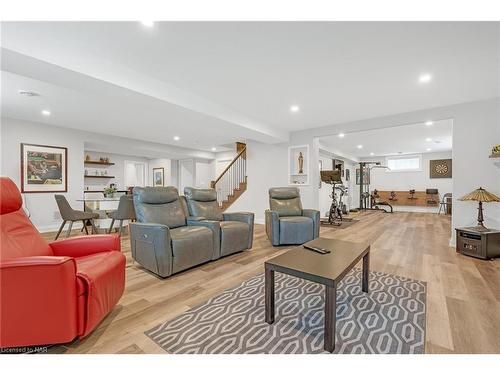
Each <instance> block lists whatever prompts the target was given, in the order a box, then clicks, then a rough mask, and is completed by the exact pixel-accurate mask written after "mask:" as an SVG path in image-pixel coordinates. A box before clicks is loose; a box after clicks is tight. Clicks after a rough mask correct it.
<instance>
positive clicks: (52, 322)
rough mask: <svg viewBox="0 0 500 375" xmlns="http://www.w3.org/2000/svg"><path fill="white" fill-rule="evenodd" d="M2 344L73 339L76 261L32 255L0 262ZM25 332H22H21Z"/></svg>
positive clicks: (75, 317)
mask: <svg viewBox="0 0 500 375" xmlns="http://www.w3.org/2000/svg"><path fill="white" fill-rule="evenodd" d="M0 274H1V281H2V285H1V288H0V316H1V317H2V319H0V331H1V332H2V342H1V346H2V347H13V346H30V345H36V344H40V343H43V342H47V343H48V342H53V341H52V340H53V339H54V332H57V338H58V340H61V342H70V341H72V340H73V339H74V338H75V337H76V336H78V335H79V332H78V311H77V290H76V285H77V284H76V263H75V260H74V259H73V258H71V257H57V256H33V257H23V258H16V259H9V260H3V261H1V262H0ZM21 332H22V333H21Z"/></svg>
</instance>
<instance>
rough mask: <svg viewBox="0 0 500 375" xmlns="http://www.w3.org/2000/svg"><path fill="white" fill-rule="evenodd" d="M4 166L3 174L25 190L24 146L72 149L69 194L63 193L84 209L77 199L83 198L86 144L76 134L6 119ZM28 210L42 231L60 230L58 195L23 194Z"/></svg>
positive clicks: (1, 172) (2, 127) (71, 202)
mask: <svg viewBox="0 0 500 375" xmlns="http://www.w3.org/2000/svg"><path fill="white" fill-rule="evenodd" d="M0 133H1V146H2V147H1V149H2V150H1V153H2V164H1V170H0V174H1V175H3V176H8V177H10V178H11V179H12V180H13V181H14V182H15V183H16V185H17V186H18V187H19V188H20V186H21V167H20V165H21V164H20V163H21V160H20V147H21V146H20V144H21V143H34V144H42V145H48V146H62V147H67V148H68V192H67V193H61V194H63V195H64V196H66V198H67V199H68V201H69V203H70V204H71V206H72V207H74V208H77V209H82V208H83V203H82V202H77V201H76V199H79V198H82V195H83V183H84V182H83V173H84V167H83V159H84V155H85V154H84V150H83V143H84V140H83V139H82V138H81V137H79V136H77V134H78V132H75V131H61V128H58V127H53V126H45V125H41V124H38V123H30V122H24V121H17V120H12V119H2V122H1V129H0ZM23 198H24V204H25V207H26V208H27V209H28V210H29V212H30V214H31V221H32V222H33V223H34V224H35V225H36V226H37V228H38V229H39V230H41V231H44V230H53V229H56V228H57V227H58V226H59V225H60V223H61V216H60V215H59V210H58V208H57V204H56V201H55V199H54V193H27V194H23Z"/></svg>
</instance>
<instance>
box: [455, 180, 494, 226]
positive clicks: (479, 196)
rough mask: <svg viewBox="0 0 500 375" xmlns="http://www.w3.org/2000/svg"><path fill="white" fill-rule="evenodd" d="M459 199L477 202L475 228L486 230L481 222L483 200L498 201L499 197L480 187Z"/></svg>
mask: <svg viewBox="0 0 500 375" xmlns="http://www.w3.org/2000/svg"><path fill="white" fill-rule="evenodd" d="M459 200H461V201H476V202H479V207H478V209H477V211H478V212H477V226H476V227H475V229H476V230H478V231H481V230H484V231H487V230H488V228H486V227H485V226H484V224H483V222H484V218H483V202H500V198H499V197H497V196H496V195H495V194H492V193H490V192H488V191H486V190H484V189H483V188H482V187H480V188H479V189H476V190H474V191H473V192H471V193H469V194H466V195H464V196H463V197H462V198H460V199H459Z"/></svg>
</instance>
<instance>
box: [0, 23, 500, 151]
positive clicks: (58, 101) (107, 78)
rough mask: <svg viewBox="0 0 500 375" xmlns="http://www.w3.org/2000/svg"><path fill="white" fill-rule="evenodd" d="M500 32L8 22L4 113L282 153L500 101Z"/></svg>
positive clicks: (459, 26) (483, 28)
mask: <svg viewBox="0 0 500 375" xmlns="http://www.w3.org/2000/svg"><path fill="white" fill-rule="evenodd" d="M499 34H500V28H499V23H498V22H481V23H477V22H267V23H266V22H157V23H155V25H154V27H153V28H146V27H144V26H143V25H142V24H141V23H139V22H8V23H5V22H4V23H2V40H1V41H2V46H3V49H2V70H3V71H6V72H9V73H10V74H4V76H3V80H2V96H3V97H2V111H3V113H4V115H7V116H10V117H15V118H20V119H25V120H30V121H42V122H47V123H54V124H56V125H59V126H68V127H75V128H86V129H89V128H90V129H89V130H92V131H100V132H107V133H115V132H118V133H119V134H122V135H127V136H130V137H137V138H138V139H144V140H154V141H156V142H164V143H175V142H173V141H172V136H173V135H174V134H176V135H177V134H178V135H179V136H180V137H181V140H180V141H179V142H178V143H175V144H179V145H180V146H184V147H193V148H199V149H204V150H209V149H210V148H211V147H212V146H217V147H219V146H221V145H224V144H229V143H232V142H234V141H236V140H244V139H255V140H259V141H263V142H271V143H272V142H282V141H286V140H287V139H288V134H289V132H291V131H295V130H302V129H307V128H313V127H318V126H324V125H329V124H335V123H341V122H346V121H355V120H359V119H365V118H372V117H378V116H383V115H389V114H394V113H401V112H407V111H413V110H419V109H425V108H430V107H437V106H443V105H450V104H456V103H460V102H467V101H474V100H480V99H486V98H490V97H495V96H498V95H499V92H500V91H499V87H500V74H499V70H500V61H499V60H500V43H499V41H500V37H499ZM422 72H429V73H431V74H432V76H433V80H432V81H431V83H429V84H427V85H422V84H419V83H418V76H419V74H420V73H422ZM19 89H27V90H34V91H39V92H40V93H41V94H42V97H40V98H37V99H36V100H38V101H36V100H29V99H26V98H23V97H20V96H19V95H17V91H18V90H19ZM41 104H44V105H45V106H47V107H50V110H51V111H52V115H51V116H50V117H48V118H41V115H40V112H39V106H40V105H41ZM291 105H298V106H299V107H300V111H299V112H297V113H291V112H290V110H289V108H290V106H291ZM196 142H198V143H196Z"/></svg>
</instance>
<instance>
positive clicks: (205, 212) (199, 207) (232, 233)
mask: <svg viewBox="0 0 500 375" xmlns="http://www.w3.org/2000/svg"><path fill="white" fill-rule="evenodd" d="M184 196H185V197H186V202H187V206H188V211H189V215H190V216H189V217H188V224H189V225H201V226H205V227H208V228H210V229H211V230H212V233H213V241H214V245H215V247H216V248H218V249H219V255H220V256H226V255H230V254H234V253H237V252H239V251H243V250H246V249H251V248H252V242H253V222H254V214H253V213H251V212H234V213H223V212H222V210H221V208H220V207H219V204H218V202H217V192H216V191H215V190H214V189H195V188H191V187H187V188H185V189H184Z"/></svg>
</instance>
